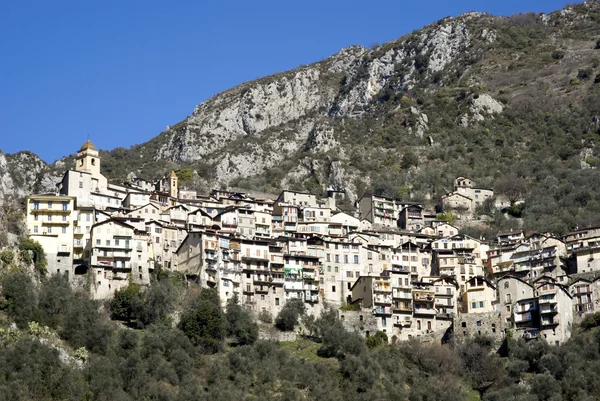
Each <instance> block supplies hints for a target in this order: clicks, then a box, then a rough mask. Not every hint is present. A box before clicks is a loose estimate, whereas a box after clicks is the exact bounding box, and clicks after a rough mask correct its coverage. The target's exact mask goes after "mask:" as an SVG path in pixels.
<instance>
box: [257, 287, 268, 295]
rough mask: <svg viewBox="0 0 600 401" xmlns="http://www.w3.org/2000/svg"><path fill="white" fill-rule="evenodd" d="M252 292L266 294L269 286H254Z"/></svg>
mask: <svg viewBox="0 0 600 401" xmlns="http://www.w3.org/2000/svg"><path fill="white" fill-rule="evenodd" d="M254 292H256V293H257V294H268V293H269V286H268V285H264V286H263V285H261V286H255V287H254Z"/></svg>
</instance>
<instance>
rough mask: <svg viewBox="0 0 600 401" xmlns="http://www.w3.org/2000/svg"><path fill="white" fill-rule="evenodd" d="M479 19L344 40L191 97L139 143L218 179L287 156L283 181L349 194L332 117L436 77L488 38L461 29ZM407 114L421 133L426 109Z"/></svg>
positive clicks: (489, 33)
mask: <svg viewBox="0 0 600 401" xmlns="http://www.w3.org/2000/svg"><path fill="white" fill-rule="evenodd" d="M484 17H485V18H488V19H489V16H486V15H484V14H478V13H469V14H465V15H463V16H461V17H458V18H446V19H444V20H442V21H440V22H438V23H436V24H433V25H431V26H429V27H426V28H425V29H423V30H421V31H417V32H415V33H413V34H412V35H410V36H409V37H403V38H400V39H398V40H396V41H393V42H390V43H387V44H385V45H383V46H379V47H376V48H373V49H371V50H369V49H366V48H364V47H361V46H351V47H348V48H345V49H343V50H341V51H340V52H339V53H337V54H336V55H334V56H332V57H329V58H327V59H325V60H323V61H321V62H318V63H315V64H312V65H308V66H303V67H300V68H298V69H296V70H292V71H288V72H285V73H281V74H277V75H274V76H270V77H266V78H262V79H259V80H256V81H253V82H248V83H244V84H242V85H239V86H237V87H235V88H232V89H230V90H227V91H225V92H222V93H220V94H218V95H216V96H214V97H213V98H211V99H209V100H207V101H205V102H204V103H202V104H199V105H198V106H196V107H195V108H194V110H193V113H192V114H191V115H190V116H189V117H188V118H187V119H185V120H184V121H182V122H181V123H179V124H176V125H172V126H168V128H167V130H166V131H165V132H163V133H162V134H161V135H160V136H159V137H158V138H155V139H154V140H153V141H151V143H152V146H146V145H142V150H141V151H142V153H144V154H148V153H149V152H152V153H151V154H150V155H149V156H150V158H152V159H154V160H164V159H166V160H169V161H173V162H176V163H190V164H193V163H194V162H202V163H206V164H208V165H210V166H213V168H214V172H215V176H214V177H213V178H212V184H215V183H219V184H221V185H222V184H225V185H232V184H236V183H237V181H239V180H240V179H244V178H249V177H255V176H260V175H262V174H265V172H266V171H267V170H269V169H271V168H273V167H276V166H278V165H280V164H281V163H282V162H283V161H285V160H290V159H292V158H293V159H297V160H298V161H299V162H298V163H297V166H295V167H293V168H290V169H289V171H288V172H287V176H286V177H285V179H283V181H282V182H281V185H284V184H289V183H293V182H302V180H303V179H304V178H306V177H307V176H310V177H312V178H313V179H314V178H315V177H317V176H318V177H320V179H322V182H321V185H322V187H323V188H326V187H330V186H333V187H336V188H337V187H344V188H345V190H347V191H348V192H352V191H353V190H354V189H353V188H352V187H353V185H352V184H350V183H348V180H349V179H351V178H350V176H352V175H353V174H355V173H354V172H351V170H349V169H348V166H347V163H345V159H346V158H347V157H349V155H348V153H347V152H346V150H345V149H346V147H345V144H344V140H343V139H342V138H341V136H342V135H341V133H340V130H339V126H336V124H338V125H339V121H340V119H345V118H359V117H360V116H361V115H363V114H364V113H365V112H366V111H367V110H368V109H369V107H371V105H372V103H373V102H374V101H376V100H377V99H378V97H380V96H382V93H383V94H384V95H385V93H390V94H392V95H393V94H394V93H401V92H405V91H408V90H411V88H413V87H414V85H415V84H416V83H417V82H419V81H420V80H423V79H430V78H431V77H432V76H433V75H434V74H438V75H439V76H443V74H442V73H443V72H444V71H445V70H446V69H448V67H449V66H451V65H452V64H453V63H455V62H456V61H457V60H458V58H459V57H461V56H464V55H465V54H466V53H468V48H469V46H470V45H471V44H472V43H473V42H474V41H481V42H486V43H491V42H493V41H494V40H495V37H496V36H495V31H494V29H493V28H492V27H488V28H483V29H480V28H477V29H476V31H474V32H471V30H470V29H471V28H469V25H468V22H469V21H470V20H473V19H477V18H484ZM485 99H487V98H485V97H484V96H482V101H483V100H485ZM490 100H491V101H490V102H488V103H485V102H483V103H482V101H480V102H478V103H476V104H474V105H473V107H474V110H475V111H474V112H473V114H479V115H482V116H484V115H486V113H487V111H488V110H491V111H492V112H497V104H494V103H493V102H492V101H493V99H491V98H490ZM500 107H501V106H500ZM410 113H412V115H413V116H412V120H411V123H410V124H408V125H407V128H406V135H415V136H417V137H420V138H423V137H424V135H425V134H426V133H427V132H428V131H429V116H428V115H427V114H425V113H424V112H422V111H421V110H419V109H418V108H415V107H412V108H411V109H410ZM329 153H335V156H336V159H337V160H335V161H328V160H329V159H327V158H325V159H324V160H320V161H318V162H315V163H307V162H305V161H302V160H303V159H304V157H306V156H308V155H326V154H329ZM339 159H341V160H339ZM342 177H344V178H343V180H344V181H346V184H342ZM365 179H366V180H367V181H368V178H367V177H365ZM317 181H319V180H317ZM352 195H356V194H352Z"/></svg>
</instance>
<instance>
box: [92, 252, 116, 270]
mask: <svg viewBox="0 0 600 401" xmlns="http://www.w3.org/2000/svg"><path fill="white" fill-rule="evenodd" d="M114 265H115V263H114V261H113V259H112V258H108V257H106V256H96V255H93V256H92V266H101V267H111V268H112V267H114Z"/></svg>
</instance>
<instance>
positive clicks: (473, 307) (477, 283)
mask: <svg viewBox="0 0 600 401" xmlns="http://www.w3.org/2000/svg"><path fill="white" fill-rule="evenodd" d="M462 312H463V313H488V312H496V286H494V284H492V283H491V282H490V281H489V280H487V279H486V278H484V277H483V276H476V277H473V278H471V279H469V280H467V282H466V283H465V285H464V290H463V293H462Z"/></svg>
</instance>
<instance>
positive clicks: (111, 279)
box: [90, 219, 148, 299]
mask: <svg viewBox="0 0 600 401" xmlns="http://www.w3.org/2000/svg"><path fill="white" fill-rule="evenodd" d="M134 230H135V227H133V226H131V225H129V224H126V223H123V222H121V221H118V220H114V219H113V220H106V221H104V222H101V223H96V224H94V225H93V226H92V235H91V237H92V243H91V263H90V267H91V274H92V277H93V279H92V280H93V281H92V284H93V285H92V292H93V294H92V295H93V296H94V298H97V299H105V298H109V297H110V296H112V294H113V293H114V292H115V290H117V289H120V288H122V287H124V286H126V285H128V283H129V281H128V280H129V275H130V274H132V257H133V254H134V251H133V242H134V240H133V238H134ZM136 252H137V249H136ZM140 252H143V249H142V250H141V251H140ZM142 267H143V269H148V265H147V264H146V266H142ZM146 271H147V270H146ZM137 277H139V276H133V279H134V281H136V279H137Z"/></svg>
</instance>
